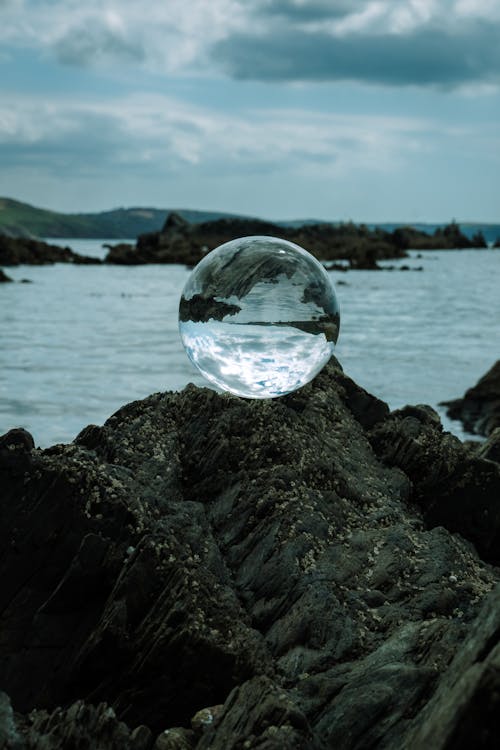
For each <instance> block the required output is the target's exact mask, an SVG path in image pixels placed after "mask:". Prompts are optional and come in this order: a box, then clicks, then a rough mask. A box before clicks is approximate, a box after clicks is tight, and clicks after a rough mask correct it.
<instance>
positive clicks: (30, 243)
mask: <svg viewBox="0 0 500 750" xmlns="http://www.w3.org/2000/svg"><path fill="white" fill-rule="evenodd" d="M100 262H101V261H100V260H99V258H91V257H89V256H87V255H79V254H78V253H75V252H73V250H71V249H70V248H69V247H58V246H57V245H50V244H49V243H47V242H42V241H41V240H34V239H29V238H27V237H7V236H6V235H3V234H0V265H2V266H19V265H23V264H26V265H32V266H40V265H47V264H50V263H75V264H96V263H100Z"/></svg>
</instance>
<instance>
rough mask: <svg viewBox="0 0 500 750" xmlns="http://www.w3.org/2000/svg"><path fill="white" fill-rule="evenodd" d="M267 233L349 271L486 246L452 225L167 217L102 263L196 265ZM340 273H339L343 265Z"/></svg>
mask: <svg viewBox="0 0 500 750" xmlns="http://www.w3.org/2000/svg"><path fill="white" fill-rule="evenodd" d="M251 235H271V236H274V237H281V238H282V239H285V240H289V241H290V242H295V243H296V244H297V245H300V246H301V247H303V248H305V249H306V250H308V251H309V252H310V253H312V254H313V255H314V256H315V257H316V258H319V259H320V260H323V261H327V260H340V259H347V260H348V261H349V264H350V267H351V268H354V269H363V270H378V269H379V266H378V264H377V261H378V260H383V259H387V258H404V257H406V255H407V250H409V249H420V250H422V249H434V250H435V249H437V248H443V249H448V248H470V247H486V243H485V242H484V238H482V239H481V237H479V235H477V236H475V237H474V238H473V239H472V240H469V239H468V238H467V237H466V236H465V235H464V234H462V232H461V231H460V228H459V227H458V225H457V224H450V225H449V226H447V227H444V229H438V230H436V232H435V233H434V234H433V235H428V234H426V233H425V232H421V231H419V230H416V229H413V228H412V227H401V228H399V229H396V230H394V231H393V232H388V231H385V230H383V229H380V228H376V229H368V227H366V226H365V225H363V224H361V225H359V226H357V225H355V224H352V223H347V224H327V223H323V224H304V225H303V226H300V227H287V226H282V225H277V224H272V223H271V222H268V221H259V220H258V219H240V218H231V219H217V220H215V221H206V222H203V223H199V224H190V223H189V222H188V221H186V220H185V219H184V218H183V217H182V216H181V215H180V214H177V213H171V214H169V216H168V217H167V220H166V222H165V225H164V226H163V228H162V230H161V231H160V232H150V233H148V234H142V235H140V236H139V237H138V239H137V244H136V246H135V247H134V246H133V245H126V244H120V245H115V246H112V247H110V249H109V252H108V255H107V256H106V260H105V262H106V263H117V264H122V265H138V264H144V263H184V264H186V265H189V266H193V265H196V263H198V262H199V261H200V260H201V259H202V258H203V257H204V255H206V253H207V252H209V251H210V250H213V249H214V248H216V247H218V246H219V245H222V244H223V243H224V242H229V241H230V240H234V239H236V238H237V237H247V236H251ZM341 270H345V269H344V267H342V268H341Z"/></svg>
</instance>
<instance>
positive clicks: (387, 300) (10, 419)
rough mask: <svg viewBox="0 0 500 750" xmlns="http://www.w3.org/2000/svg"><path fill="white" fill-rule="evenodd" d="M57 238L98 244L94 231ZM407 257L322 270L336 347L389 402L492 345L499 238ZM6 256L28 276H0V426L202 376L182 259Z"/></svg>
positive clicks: (498, 352)
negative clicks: (190, 334)
mask: <svg viewBox="0 0 500 750" xmlns="http://www.w3.org/2000/svg"><path fill="white" fill-rule="evenodd" d="M60 244H71V246H72V247H73V248H74V249H76V250H77V251H79V252H86V253H88V254H90V253H95V254H98V255H101V256H102V255H103V254H104V253H103V252H102V251H101V250H100V242H97V241H92V240H80V241H74V240H73V241H71V242H70V243H60ZM410 265H413V266H416V265H423V266H424V271H423V272H421V273H417V272H406V273H403V272H399V271H394V272H370V271H357V272H348V273H345V274H342V273H334V274H333V276H334V281H339V280H340V281H342V282H345V285H344V284H342V285H339V286H337V293H338V297H339V300H340V305H341V327H340V337H339V341H338V345H337V350H336V353H337V356H338V358H339V359H340V361H341V362H342V364H343V366H344V369H345V371H346V372H347V373H348V374H349V375H350V376H351V377H353V378H354V379H355V380H356V381H357V382H358V383H359V384H360V385H363V386H364V387H365V388H367V389H368V390H370V391H371V392H372V393H374V394H376V395H377V396H379V397H380V398H383V399H384V400H386V401H388V403H389V404H390V406H391V407H392V408H397V407H400V406H403V405H404V404H407V403H429V404H431V405H433V406H436V405H437V403H438V402H439V401H441V400H444V399H450V398H454V397H456V396H460V395H462V394H463V392H464V391H465V390H466V388H468V387H469V386H471V385H473V384H474V383H475V382H476V380H477V379H478V378H479V377H480V376H481V375H482V374H484V372H486V370H487V369H488V368H489V367H490V366H491V365H492V364H493V363H494V362H495V361H496V360H497V359H498V358H499V357H500V295H499V294H498V289H499V287H500V283H499V282H500V252H495V251H491V250H473V251H468V250H465V251H448V252H427V253H426V254H425V255H424V257H423V259H421V260H420V259H419V260H412V261H410ZM6 270H7V272H8V274H9V275H10V276H11V277H12V278H14V279H21V278H28V279H31V280H32V281H33V282H34V283H33V284H2V285H1V286H0V320H1V321H2V325H1V327H0V361H1V368H0V434H1V433H3V432H4V431H6V430H7V429H9V428H11V427H14V426H23V427H25V428H26V429H28V430H30V431H31V432H32V433H33V436H34V438H35V442H36V443H37V444H38V445H41V446H47V445H50V444H52V443H55V442H61V441H69V440H71V439H73V438H74V437H75V435H76V434H77V433H78V432H79V431H80V430H81V429H82V427H84V426H85V425H86V424H89V423H92V422H93V423H97V424H100V423H102V422H103V421H104V420H105V419H106V418H107V417H108V416H110V415H111V414H112V412H113V411H115V410H116V409H118V408H119V407H120V406H122V405H123V404H124V403H127V402H128V401H131V400H133V399H138V398H143V397H145V396H147V395H149V394H150V393H153V392H155V391H160V390H168V389H173V390H175V389H180V388H182V387H184V385H186V383H188V382H189V381H191V382H195V383H197V384H199V385H207V383H206V382H205V381H203V379H202V378H201V376H199V375H198V374H197V372H196V370H195V368H194V367H193V366H192V365H191V363H190V361H189V360H188V358H187V357H186V355H185V353H184V350H183V347H182V344H181V342H180V339H179V334H178V330H177V308H178V299H179V296H180V293H181V290H182V288H183V286H184V283H185V281H186V279H187V276H188V274H189V271H188V270H187V269H186V268H185V267H183V266H138V267H120V266H115V267H113V266H109V267H106V266H104V267H85V266H78V267H74V266H71V265H65V264H59V265H55V266H48V267H36V266H20V267H17V268H9V269H6ZM441 413H442V412H441ZM443 421H444V423H445V427H446V429H450V430H452V431H453V432H455V434H458V435H459V436H462V437H463V433H462V432H461V430H460V426H459V425H458V423H455V422H449V421H447V420H446V419H444V420H443Z"/></svg>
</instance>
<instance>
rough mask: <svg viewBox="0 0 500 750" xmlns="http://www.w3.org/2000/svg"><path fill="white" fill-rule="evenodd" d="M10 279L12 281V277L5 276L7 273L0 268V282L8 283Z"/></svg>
mask: <svg viewBox="0 0 500 750" xmlns="http://www.w3.org/2000/svg"><path fill="white" fill-rule="evenodd" d="M11 281H13V279H11V278H10V276H7V274H6V273H5V272H4V271H2V269H1V268H0V284H5V283H9V282H11Z"/></svg>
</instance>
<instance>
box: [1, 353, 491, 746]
mask: <svg viewBox="0 0 500 750" xmlns="http://www.w3.org/2000/svg"><path fill="white" fill-rule="evenodd" d="M0 487H1V488H2V489H1V503H0V549H1V550H2V554H1V557H0V575H1V580H2V587H1V590H0V633H1V637H0V675H1V684H0V687H1V688H2V689H3V690H4V691H5V694H2V695H0V747H1V748H3V747H5V748H18V749H19V750H21V749H22V750H24V749H25V748H26V750H27V749H28V748H30V749H36V750H42V748H43V749H44V750H52V749H53V748H54V750H55V748H59V747H68V748H73V747H74V748H76V747H78V748H98V749H101V748H102V750H110V749H111V748H113V749H114V748H116V749H117V750H118V748H121V749H123V748H125V749H128V748H130V750H151V749H152V748H155V750H175V749H177V750H181V749H182V748H184V749H190V750H193V748H197V750H208V749H209V748H210V750H241V749H242V748H250V749H251V748H255V749H256V748H259V750H264V749H265V750H282V749H283V748H290V749H292V748H297V749H299V748H310V749H311V750H323V749H326V748H333V747H335V748H340V750H343V749H345V750H348V749H351V748H374V747H377V748H391V749H393V750H400V749H401V748H410V749H411V748H424V747H425V748H429V747H432V748H433V749H434V748H438V749H439V748H446V749H447V750H451V748H457V747H459V748H466V747H474V748H476V747H477V748H483V747H484V748H486V747H492V746H493V745H492V744H491V741H492V738H493V733H494V730H495V727H496V715H497V714H498V710H499V709H500V660H499V657H498V653H499V649H500V646H499V645H498V643H499V640H500V593H499V592H498V589H497V588H495V587H496V585H497V583H498V580H499V570H498V568H496V567H495V565H496V564H498V562H499V560H500V545H499V533H500V511H499V509H498V508H497V506H498V505H499V503H500V465H499V464H497V463H495V462H493V461H492V460H485V459H481V458H478V457H474V456H473V455H471V453H469V452H467V451H466V449H465V448H464V446H463V445H462V444H461V443H460V441H458V440H457V439H456V438H453V437H452V436H451V435H448V434H446V433H443V432H442V428H441V425H440V422H439V418H438V417H437V415H436V413H435V412H434V411H433V410H432V409H430V407H424V406H418V407H407V408H406V409H403V410H400V411H399V412H395V413H393V414H389V410H388V408H387V405H386V404H384V403H383V402H381V401H379V400H378V399H376V398H374V397H373V396H371V395H370V394H368V393H366V392H365V391H364V390H363V389H361V388H359V386H357V385H356V384H355V383H354V382H353V381H352V380H350V379H349V378H348V377H347V376H346V375H345V374H344V373H343V372H342V371H341V369H340V368H339V367H338V366H337V364H336V363H335V361H332V362H331V363H330V365H328V367H327V368H325V370H323V372H322V373H321V374H320V375H319V376H318V377H317V378H316V380H315V381H314V382H313V383H311V384H309V385H307V386H305V387H304V388H303V389H301V390H299V391H297V392H295V393H293V394H290V395H289V396H286V397H284V398H281V399H277V400H271V401H247V400H243V399H238V398H236V397H233V396H230V395H218V394H216V393H214V392H212V391H210V390H207V389H199V388H196V387H194V386H188V388H186V389H185V390H184V391H183V392H182V393H159V394H155V395H153V396H150V397H149V398H147V399H145V400H143V401H137V402H134V403H131V404H128V405H127V406H125V407H123V408H122V409H120V410H119V411H118V412H117V413H116V414H115V415H113V416H112V417H111V418H110V419H109V420H108V421H107V422H106V424H105V425H104V426H103V427H98V426H94V425H90V426H89V427H87V428H85V430H83V431H82V432H81V433H80V435H79V436H78V437H77V439H76V440H75V441H74V443H72V444H70V445H56V446H53V447H52V448H49V449H47V450H44V451H42V450H37V449H34V448H33V444H32V442H31V440H30V439H29V437H27V435H26V434H25V433H24V431H11V433H8V435H7V436H4V438H3V439H2V440H0ZM495 497H496V502H495Z"/></svg>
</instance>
